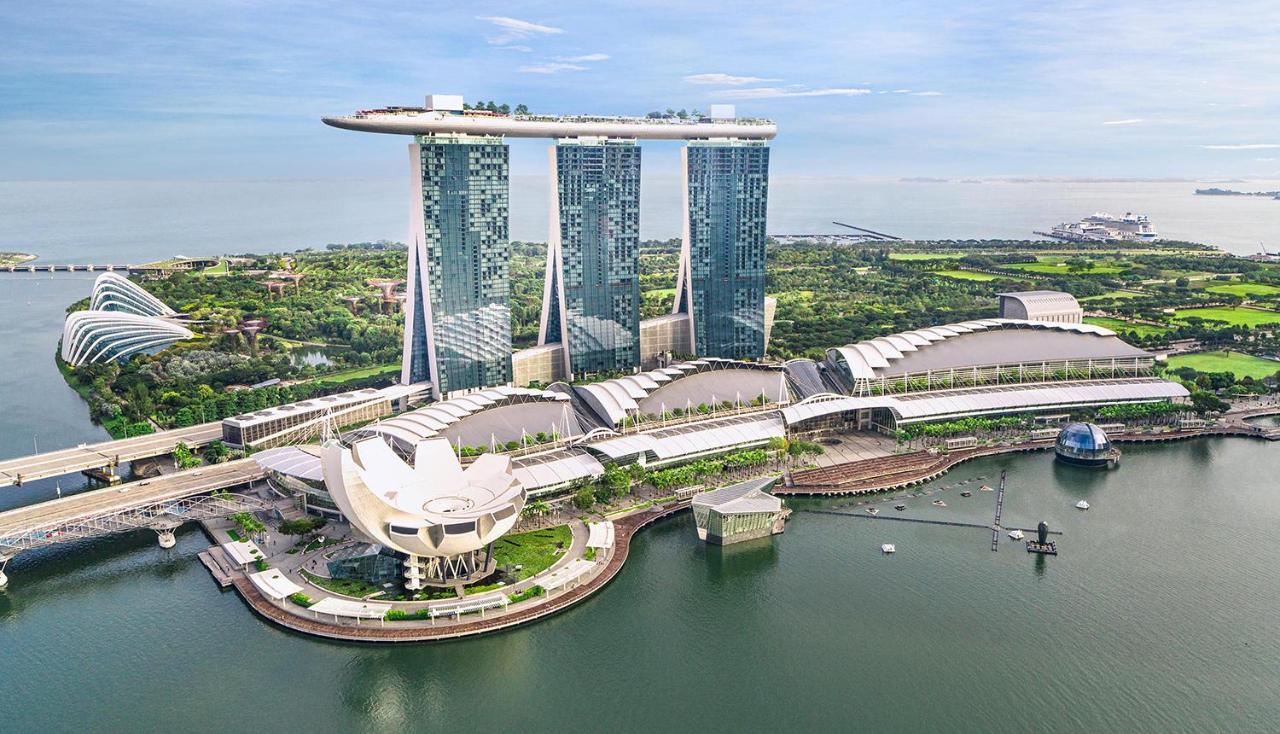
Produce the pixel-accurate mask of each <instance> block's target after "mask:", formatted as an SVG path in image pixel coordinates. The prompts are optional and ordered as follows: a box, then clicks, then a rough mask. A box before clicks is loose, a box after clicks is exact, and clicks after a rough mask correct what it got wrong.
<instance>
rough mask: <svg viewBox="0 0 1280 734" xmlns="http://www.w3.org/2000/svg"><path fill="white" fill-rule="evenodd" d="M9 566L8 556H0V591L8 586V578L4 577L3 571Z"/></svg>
mask: <svg viewBox="0 0 1280 734" xmlns="http://www.w3.org/2000/svg"><path fill="white" fill-rule="evenodd" d="M8 565H9V557H8V556H0V589H3V588H5V587H6V586H8V585H9V577H8V576H6V575H5V572H4V569H5V567H6V566H8Z"/></svg>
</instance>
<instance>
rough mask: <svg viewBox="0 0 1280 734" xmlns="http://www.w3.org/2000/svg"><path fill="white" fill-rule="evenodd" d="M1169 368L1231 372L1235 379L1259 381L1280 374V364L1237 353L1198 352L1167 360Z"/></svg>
mask: <svg viewBox="0 0 1280 734" xmlns="http://www.w3.org/2000/svg"><path fill="white" fill-rule="evenodd" d="M1169 366H1170V367H1190V368H1192V369H1194V370H1199V371H1201V372H1231V373H1232V374H1234V375H1235V376H1236V377H1237V378H1240V377H1246V376H1247V377H1252V378H1253V379H1255V380H1260V379H1262V378H1264V377H1269V376H1271V375H1274V374H1275V373H1276V372H1280V362H1273V361H1271V360H1269V359H1262V358H1260V357H1254V356H1252V355H1249V354H1241V353H1239V352H1200V353H1199V354H1179V355H1177V356H1174V357H1170V358H1169Z"/></svg>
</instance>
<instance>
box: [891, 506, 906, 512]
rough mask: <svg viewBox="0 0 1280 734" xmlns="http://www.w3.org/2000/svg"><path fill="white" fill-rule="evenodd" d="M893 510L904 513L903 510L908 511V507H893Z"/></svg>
mask: <svg viewBox="0 0 1280 734" xmlns="http://www.w3.org/2000/svg"><path fill="white" fill-rule="evenodd" d="M893 509H895V510H897V511H899V512H901V511H903V510H905V509H907V506H906V505H894V506H893Z"/></svg>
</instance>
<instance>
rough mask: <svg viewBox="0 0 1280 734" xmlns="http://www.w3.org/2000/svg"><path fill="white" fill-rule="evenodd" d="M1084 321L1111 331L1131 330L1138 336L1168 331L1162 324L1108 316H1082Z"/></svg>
mask: <svg viewBox="0 0 1280 734" xmlns="http://www.w3.org/2000/svg"><path fill="white" fill-rule="evenodd" d="M1084 322H1085V323H1086V324H1095V325H1097V326H1101V327H1104V328H1107V329H1111V330H1112V331H1119V332H1126V331H1131V332H1133V333H1135V334H1137V335H1138V336H1151V335H1153V334H1163V333H1165V332H1166V331H1168V329H1166V328H1164V327H1163V326H1152V325H1151V324H1131V323H1129V322H1128V321H1121V320H1120V319H1108V318H1103V317H1101V316H1086V317H1084Z"/></svg>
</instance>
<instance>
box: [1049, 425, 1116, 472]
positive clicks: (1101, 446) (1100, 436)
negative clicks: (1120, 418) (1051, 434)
mask: <svg viewBox="0 0 1280 734" xmlns="http://www.w3.org/2000/svg"><path fill="white" fill-rule="evenodd" d="M1054 453H1056V454H1057V457H1058V459H1059V460H1060V461H1064V462H1066V463H1068V464H1080V465H1083V466H1106V465H1108V464H1110V463H1112V462H1113V461H1115V459H1116V458H1117V454H1118V453H1119V452H1117V451H1116V450H1115V449H1114V447H1113V446H1112V444H1111V439H1109V438H1107V433H1106V431H1103V430H1102V428H1101V427H1099V426H1098V425H1096V424H1094V423H1068V424H1067V425H1066V426H1064V427H1063V428H1062V430H1061V431H1060V432H1059V433H1058V440H1057V441H1056V442H1055V443H1054Z"/></svg>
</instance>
